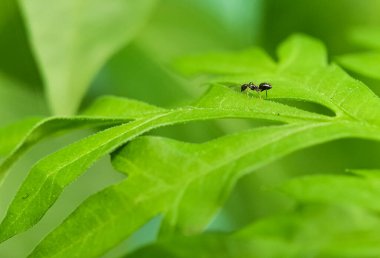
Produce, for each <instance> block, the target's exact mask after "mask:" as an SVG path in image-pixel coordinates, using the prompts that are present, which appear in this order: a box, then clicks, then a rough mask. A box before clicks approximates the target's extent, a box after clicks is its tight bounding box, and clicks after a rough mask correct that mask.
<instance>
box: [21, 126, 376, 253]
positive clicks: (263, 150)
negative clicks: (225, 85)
mask: <svg viewBox="0 0 380 258" xmlns="http://www.w3.org/2000/svg"><path fill="white" fill-rule="evenodd" d="M346 126H347V124H344V123H343V124H337V123H322V124H312V123H311V124H296V125H283V126H277V127H268V128H260V129H255V130H250V131H247V132H243V133H239V134H236V135H230V136H226V137H222V138H219V139H217V140H214V141H210V142H207V143H204V144H189V143H181V142H177V141H173V140H168V139H165V138H155V137H143V138H138V139H136V140H135V141H133V142H132V143H130V144H128V145H127V146H126V147H125V148H124V149H122V150H120V151H118V152H116V153H115V155H114V158H113V164H114V166H115V168H116V169H118V170H119V171H121V172H124V173H126V174H128V178H127V179H126V180H125V181H123V182H121V183H119V184H118V185H114V186H111V187H109V188H107V189H105V190H103V191H101V192H99V193H98V194H96V195H94V196H92V197H90V198H89V199H88V200H86V201H85V202H84V203H83V204H82V205H81V206H80V207H79V208H78V209H77V210H76V211H75V212H74V213H73V214H72V215H71V216H70V217H68V219H67V220H66V221H65V222H64V223H63V224H62V225H61V226H60V227H58V228H57V229H56V230H55V231H53V232H52V233H51V234H50V235H48V236H47V238H46V239H45V240H44V241H43V242H42V243H41V244H40V245H39V246H38V247H37V248H36V249H35V251H34V252H33V254H32V257H43V256H44V255H48V256H56V257H64V256H65V255H67V254H68V253H72V254H78V255H79V256H95V255H99V254H101V253H103V252H104V251H105V250H108V249H109V248H111V247H112V246H114V245H115V244H117V243H118V242H120V241H121V240H122V239H124V238H126V237H127V236H129V235H130V234H131V233H132V232H134V231H135V230H137V229H138V228H139V227H140V226H142V225H143V224H144V223H146V222H147V221H148V220H149V219H150V218H152V217H154V216H156V215H158V214H160V213H164V214H165V224H164V229H163V231H166V232H163V233H165V234H169V233H170V232H169V231H173V230H181V231H182V232H184V233H186V234H194V233H196V232H199V231H202V230H203V229H204V227H205V226H206V225H207V224H208V223H209V221H210V219H211V218H212V217H213V215H214V214H215V213H216V211H217V210H218V209H219V208H220V207H221V206H222V204H223V202H224V200H225V198H226V197H227V196H228V194H229V192H230V190H231V188H232V187H233V185H234V183H235V182H236V180H237V179H238V178H239V177H241V176H243V175H244V174H246V173H248V172H251V171H252V170H254V169H256V168H258V167H260V166H263V165H265V164H267V163H268V162H270V161H273V160H275V159H278V158H280V157H282V156H283V155H286V154H288V153H290V152H292V151H295V150H297V149H301V148H305V147H306V146H310V145H313V144H316V143H321V142H323V141H328V140H332V139H337V138H341V137H346V136H354V135H355V134H356V133H357V135H356V136H357V137H376V136H375V134H373V132H364V131H363V130H362V127H361V126H359V127H358V128H356V129H355V128H350V129H349V128H347V127H346ZM349 131H350V132H351V133H348V132H349ZM355 132H356V133H355ZM346 133H347V135H345V134H346ZM361 133H363V135H361V136H360V134H361ZM274 142H275V143H276V144H275V145H274V144H273V143H274ZM147 161H149V162H147ZM178 164H181V166H178ZM142 186H143V188H142ZM133 207H134V208H133ZM195 207H196V208H195ZM19 210H20V209H19ZM110 214H112V215H110ZM126 218H128V219H126ZM84 220H85V221H86V223H85V225H83V227H82V224H83V221H84ZM86 228H87V229H88V228H91V230H86ZM68 232H73V233H68ZM68 239H70V241H68ZM101 239H107V241H106V242H104V241H103V240H101ZM100 242H101V243H102V244H99V243H100ZM56 243H60V247H59V248H58V247H57V246H56ZM94 246H96V248H94ZM79 247H82V248H81V249H80V251H78V250H79ZM61 249H64V250H65V252H64V253H63V252H61V251H60V250H61Z"/></svg>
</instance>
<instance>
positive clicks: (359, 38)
mask: <svg viewBox="0 0 380 258" xmlns="http://www.w3.org/2000/svg"><path fill="white" fill-rule="evenodd" d="M349 36H350V39H351V41H352V42H354V43H355V44H357V45H359V46H362V47H365V48H370V49H380V31H379V28H378V27H356V28H353V29H352V30H351V31H350V34H349Z"/></svg>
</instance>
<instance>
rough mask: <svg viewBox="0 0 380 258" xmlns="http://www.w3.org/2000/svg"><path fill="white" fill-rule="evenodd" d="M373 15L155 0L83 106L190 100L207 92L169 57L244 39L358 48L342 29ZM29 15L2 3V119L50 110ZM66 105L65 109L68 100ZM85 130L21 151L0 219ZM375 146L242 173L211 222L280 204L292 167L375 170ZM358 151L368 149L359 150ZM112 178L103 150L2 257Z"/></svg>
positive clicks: (140, 239) (338, 1) (336, 7)
mask: <svg viewBox="0 0 380 258" xmlns="http://www.w3.org/2000/svg"><path fill="white" fill-rule="evenodd" d="M126 1H127V0H126ZM379 13H380V1H378V0H367V1H354V0H335V1H328V0H310V1H302V0H267V1H264V0H192V1H190V0H165V1H157V2H156V3H155V5H154V6H153V8H152V11H151V12H150V13H149V15H148V16H147V18H146V20H145V21H144V24H143V26H141V28H139V30H138V31H137V33H136V35H135V37H134V38H133V39H132V40H131V41H130V42H128V44H126V45H125V46H123V47H121V48H120V49H119V50H118V51H116V52H115V53H113V55H112V56H111V58H109V59H108V60H107V62H106V63H105V64H104V65H102V66H101V68H100V70H99V71H98V72H97V73H96V75H95V77H94V78H93V79H92V80H91V83H90V85H89V88H88V91H87V93H86V94H85V96H84V99H83V101H82V103H81V108H83V107H85V106H86V105H88V103H89V102H91V101H92V100H94V99H95V98H97V97H98V96H101V95H104V94H111V95H118V96H124V97H128V98H134V99H138V100H142V101H146V102H149V103H151V104H156V105H159V106H164V107H174V106H177V105H180V104H183V103H186V102H190V101H192V100H194V99H195V98H196V97H197V96H199V95H200V94H201V93H202V92H203V91H205V90H206V86H205V85H202V84H201V83H199V81H197V80H192V79H189V78H185V77H182V76H181V75H179V74H178V73H176V72H175V71H174V70H173V69H172V64H173V62H174V61H175V60H176V59H177V58H179V57H181V56H185V55H194V54H198V53H204V52H210V51H218V50H239V49H244V48H246V47H249V46H252V45H257V46H260V47H262V48H264V49H265V50H266V51H268V52H269V53H270V54H271V55H272V56H273V57H274V58H275V48H276V46H277V45H278V43H279V42H281V41H282V40H284V39H285V38H286V37H288V36H289V35H291V34H292V33H296V32H302V33H305V34H308V35H311V36H314V37H316V38H319V39H320V40H322V41H323V42H324V43H325V44H326V46H327V49H328V52H329V58H330V60H332V61H333V60H334V57H336V56H338V55H340V54H344V53H350V52H354V51H357V50H360V48H359V47H358V46H356V45H355V44H353V43H352V42H351V41H350V40H349V37H348V35H349V32H350V31H351V30H352V29H353V28H356V27H362V26H364V27H379V29H380V15H379ZM137 15H138V13H137ZM27 23H28V21H27V19H25V16H24V12H23V11H22V10H21V8H20V5H19V3H18V2H17V1H12V0H2V1H0V126H3V125H6V124H9V123H12V122H15V121H17V120H19V119H22V118H25V117H29V116H40V115H42V116H48V115H52V111H51V110H52V109H51V108H49V103H50V102H49V100H48V97H47V96H48V95H47V94H46V85H45V83H44V79H43V74H42V72H41V69H40V66H39V65H38V61H37V60H36V58H35V56H36V55H35V51H33V50H32V48H33V47H32V44H31V36H30V31H29V29H28V28H29V27H28V25H27ZM63 28H65V27H63ZM67 30H70V27H68V28H67ZM62 33H64V32H62ZM79 72H80V71H79ZM359 79H362V80H364V81H366V82H368V84H369V86H370V87H371V88H372V89H374V91H375V92H376V89H378V88H379V86H380V83H379V81H376V80H369V79H368V78H359ZM65 105H67V108H68V109H70V105H72V103H71V102H67V103H65ZM264 124H268V122H260V121H259V122H255V123H252V122H249V121H231V120H223V121H214V122H202V123H200V122H197V123H193V124H189V125H179V126H175V127H171V128H166V129H160V130H156V131H154V132H151V134H155V135H164V136H169V137H171V138H175V139H180V140H185V141H190V142H203V141H207V140H209V139H212V138H215V137H218V136H221V135H224V134H227V133H231V132H234V131H239V130H242V129H245V128H248V127H252V126H259V125H264ZM89 133H91V132H89V131H81V132H75V133H71V134H69V135H66V136H62V137H59V138H56V139H50V140H47V141H45V142H43V143H40V144H38V145H37V146H36V147H35V148H34V149H33V150H32V151H31V152H29V153H27V155H25V156H24V157H23V158H22V159H21V160H20V162H19V163H18V164H17V165H16V166H15V167H13V168H12V170H11V173H10V174H9V176H8V178H7V179H6V181H5V184H4V185H3V187H2V188H0V217H2V216H4V213H5V210H6V207H7V205H8V204H9V202H10V200H11V199H12V197H13V196H14V194H15V192H16V191H17V188H18V186H19V185H20V183H21V182H22V180H23V178H24V177H25V175H26V173H27V171H28V169H29V168H30V166H31V165H32V164H33V162H35V161H37V160H38V159H39V158H41V157H43V156H44V155H46V154H48V153H51V152H52V151H54V150H57V149H58V148H60V147H62V146H64V145H66V144H68V143H70V142H73V141H75V140H76V139H79V138H81V137H83V136H85V135H88V134H89ZM0 144H1V143H0ZM379 150H380V145H379V144H378V143H373V142H367V141H361V140H350V139H349V140H340V141H335V142H331V143H327V144H323V145H320V146H315V147H313V148H310V149H307V150H304V151H302V152H297V153H294V154H292V155H290V156H288V157H285V158H283V159H281V160H279V161H277V162H275V163H272V164H271V165H269V166H267V167H265V168H263V169H261V170H262V171H258V173H253V174H251V175H250V176H248V177H245V178H243V179H242V180H241V181H240V182H239V184H238V185H237V187H236V189H235V191H234V193H233V194H232V196H231V197H230V199H229V201H228V202H227V204H226V206H225V208H224V209H223V211H222V212H221V213H220V214H219V215H218V217H217V218H216V220H215V221H214V223H213V224H212V225H210V228H211V229H216V230H224V231H228V230H233V229H236V228H239V227H241V226H243V225H245V224H248V223H250V222H252V221H253V220H255V219H257V218H260V217H263V216H266V215H269V214H274V213H276V212H280V211H282V210H285V209H286V208H287V207H288V206H289V205H291V203H290V202H289V200H287V199H286V198H284V197H283V196H280V195H279V194H276V193H275V192H274V191H270V190H271V189H272V188H273V187H274V186H276V185H277V184H279V183H280V182H282V181H284V180H285V179H286V178H289V177H291V176H293V175H297V174H304V173H320V172H341V171H343V170H344V169H346V168H378V167H379V165H380V164H379V163H380V162H379V160H378V158H377V154H376V153H379ZM356 153H366V154H367V155H366V156H358V155H356ZM300 161H302V162H300ZM120 178H121V176H120V175H119V174H117V173H116V172H115V171H113V169H112V167H111V165H110V164H109V160H108V158H104V159H102V160H101V161H100V162H98V163H97V164H96V166H94V167H93V168H91V170H90V171H89V172H88V173H86V175H85V176H83V177H82V178H81V179H80V180H78V181H77V182H75V183H74V184H73V185H71V186H70V187H68V189H67V190H66V191H65V193H64V194H63V195H62V197H61V198H60V199H59V202H57V204H56V205H55V206H54V207H53V208H52V209H51V210H50V211H49V213H48V214H47V216H46V217H45V218H44V219H43V220H42V221H41V223H39V224H38V225H37V226H36V227H34V228H33V229H32V230H30V231H28V232H26V233H24V234H21V235H19V236H17V237H14V238H12V239H11V240H9V241H7V242H6V243H4V244H2V245H1V246H0V257H25V256H26V255H27V254H28V253H29V252H30V250H31V249H32V248H33V247H34V246H35V244H36V243H37V242H38V241H39V240H40V239H41V238H42V237H43V236H44V235H45V234H46V233H47V232H49V231H50V230H51V229H52V228H53V227H54V226H56V225H58V224H59V223H60V222H61V221H62V219H63V218H64V217H65V216H67V215H68V214H69V213H70V212H71V211H72V210H73V209H74V208H75V207H77V205H78V204H79V203H81V202H82V201H83V200H84V199H85V198H86V197H87V196H89V195H91V194H92V193H94V192H96V191H98V190H99V189H101V188H103V187H105V186H106V185H109V184H111V183H113V182H116V181H117V180H119V179H120ZM159 220H160V218H156V219H155V220H153V221H152V222H150V223H149V224H148V225H146V226H145V227H144V228H143V229H141V231H140V232H138V233H136V234H135V236H133V237H132V238H131V239H128V240H126V241H125V242H124V243H122V244H121V245H120V246H119V247H117V248H116V249H115V250H112V251H111V252H110V253H109V254H107V255H106V257H116V256H117V255H120V254H123V253H124V252H125V250H128V251H130V250H132V249H133V248H135V247H136V246H139V245H141V244H143V243H146V242H149V241H152V240H153V239H154V236H155V232H156V230H157V228H158V225H159Z"/></svg>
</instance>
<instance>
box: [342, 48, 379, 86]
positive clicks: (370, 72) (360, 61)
mask: <svg viewBox="0 0 380 258" xmlns="http://www.w3.org/2000/svg"><path fill="white" fill-rule="evenodd" d="M338 62H339V63H340V64H341V65H342V66H343V67H345V68H346V69H348V70H350V71H354V72H356V73H358V74H361V75H364V76H366V77H369V78H373V79H377V80H380V51H378V52H365V53H357V54H346V55H343V56H340V57H339V58H338Z"/></svg>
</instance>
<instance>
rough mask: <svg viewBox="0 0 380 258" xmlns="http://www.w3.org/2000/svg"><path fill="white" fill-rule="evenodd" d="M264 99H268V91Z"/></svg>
mask: <svg viewBox="0 0 380 258" xmlns="http://www.w3.org/2000/svg"><path fill="white" fill-rule="evenodd" d="M265 99H268V91H267V90H266V91H265Z"/></svg>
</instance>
